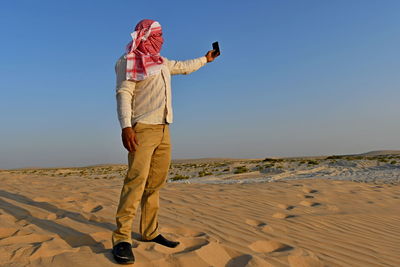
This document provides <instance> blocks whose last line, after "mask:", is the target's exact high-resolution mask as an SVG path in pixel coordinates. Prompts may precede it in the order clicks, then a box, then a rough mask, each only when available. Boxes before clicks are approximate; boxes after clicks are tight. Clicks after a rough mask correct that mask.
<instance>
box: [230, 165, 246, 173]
mask: <svg viewBox="0 0 400 267" xmlns="http://www.w3.org/2000/svg"><path fill="white" fill-rule="evenodd" d="M248 171H249V169H248V168H247V167H246V166H238V167H235V170H234V171H233V173H235V174H238V173H244V172H248Z"/></svg>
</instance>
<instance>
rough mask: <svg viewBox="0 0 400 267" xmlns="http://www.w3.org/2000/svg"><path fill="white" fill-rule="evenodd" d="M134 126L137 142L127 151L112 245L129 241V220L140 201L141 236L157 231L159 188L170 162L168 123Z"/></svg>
mask: <svg viewBox="0 0 400 267" xmlns="http://www.w3.org/2000/svg"><path fill="white" fill-rule="evenodd" d="M133 128H134V130H135V132H136V137H137V140H138V143H139V145H138V147H137V149H136V151H134V152H132V153H131V152H129V154H128V172H127V174H126V176H125V179H124V185H123V187H122V190H121V195H120V200H119V205H118V209H117V213H116V223H117V229H116V230H114V231H113V233H112V243H113V245H116V244H117V243H119V242H122V241H125V242H129V243H131V242H132V239H131V232H132V223H133V220H134V218H135V215H136V211H137V209H138V206H139V203H140V207H141V216H140V230H139V231H140V234H141V235H142V239H143V240H150V239H153V238H155V237H156V236H157V235H158V234H159V232H158V210H159V207H160V205H159V190H160V188H161V187H162V186H163V185H164V184H165V183H166V180H167V175H168V169H169V166H170V162H171V143H170V135H169V125H168V124H145V123H140V122H138V123H136V124H135V125H134V126H133Z"/></svg>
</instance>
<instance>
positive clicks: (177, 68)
mask: <svg viewBox="0 0 400 267" xmlns="http://www.w3.org/2000/svg"><path fill="white" fill-rule="evenodd" d="M213 51H214V50H210V51H208V52H207V54H206V55H205V56H203V57H199V58H195V59H189V60H184V61H179V60H169V59H166V58H164V59H165V60H166V63H167V65H168V68H169V71H170V72H171V75H176V74H189V73H192V72H194V71H196V70H198V69H200V68H201V67H203V66H204V65H205V64H206V63H208V62H212V61H214V59H215V58H216V57H218V56H219V54H217V55H213V54H212V52H213Z"/></svg>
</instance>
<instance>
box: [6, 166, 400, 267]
mask: <svg viewBox="0 0 400 267" xmlns="http://www.w3.org/2000/svg"><path fill="white" fill-rule="evenodd" d="M185 164H187V163H185ZM117 167H118V166H117ZM313 167H315V166H313ZM320 167H321V166H320ZM98 168H100V167H98ZM101 168H109V170H112V169H113V168H116V166H101ZM110 168H111V169H110ZM32 171H34V172H32ZM78 171H79V173H80V172H81V170H80V169H79V170H78ZM78 171H77V170H76V169H74V168H71V169H66V168H65V169H50V170H47V171H46V170H28V171H27V170H23V171H22V170H20V171H7V170H4V171H1V172H0V266H18V267H20V266H68V267H71V266H74V267H75V266H119V265H118V264H116V263H115V262H114V260H113V258H112V255H111V231H112V230H113V229H114V227H115V224H114V216H115V211H116V207H117V204H118V198H119V192H120V189H121V186H122V179H123V178H122V176H121V177H117V176H115V177H114V176H112V178H110V177H111V176H110V175H108V174H107V175H106V174H104V173H103V174H100V173H97V174H94V173H91V175H92V176H90V177H92V178H90V177H89V176H88V177H89V178H85V174H83V175H80V176H78V175H74V173H75V172H76V173H78ZM287 171H288V170H287ZM391 172H394V170H391ZM46 173H47V175H46ZM65 173H70V175H66V176H64V175H63V174H65ZM52 174H55V175H54V176H52ZM248 174H249V173H248ZM102 175H103V176H102ZM237 175H241V176H239V177H241V178H238V177H236V178H232V180H235V181H240V180H241V179H246V176H243V174H237ZM216 177H217V176H216ZM222 180H223V179H222ZM139 212H140V209H139V211H138V214H139ZM138 221H139V215H138V216H136V220H135V222H134V224H133V238H134V245H133V247H134V248H133V252H134V254H135V257H136V262H135V264H134V265H133V266H188V267H197V266H207V267H209V266H295V267H301V266H400V185H399V184H397V183H381V184H375V183H360V182H354V181H347V180H339V179H325V178H321V177H318V178H313V177H311V178H310V177H308V178H301V177H298V178H296V179H292V180H286V179H282V180H279V179H275V180H274V181H273V182H257V183H254V182H253V183H240V182H235V183H231V184H229V183H208V184H207V183H193V182H192V183H181V182H179V180H177V182H170V183H167V184H166V186H165V187H164V188H163V189H162V190H161V210H160V216H159V222H160V231H161V233H162V234H164V235H165V236H166V237H167V238H171V239H173V240H178V241H180V242H181V244H180V245H179V246H178V247H176V248H173V249H171V248H166V247H163V246H161V245H158V244H155V243H147V242H140V241H139V239H140V235H139V234H138Z"/></svg>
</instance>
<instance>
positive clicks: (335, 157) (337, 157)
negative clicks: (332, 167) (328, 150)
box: [325, 155, 343, 159]
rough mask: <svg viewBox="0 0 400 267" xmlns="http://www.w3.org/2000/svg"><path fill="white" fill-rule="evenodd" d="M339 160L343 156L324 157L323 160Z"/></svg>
mask: <svg viewBox="0 0 400 267" xmlns="http://www.w3.org/2000/svg"><path fill="white" fill-rule="evenodd" d="M341 158H343V156H337V155H333V156H329V157H326V158H325V159H341Z"/></svg>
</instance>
